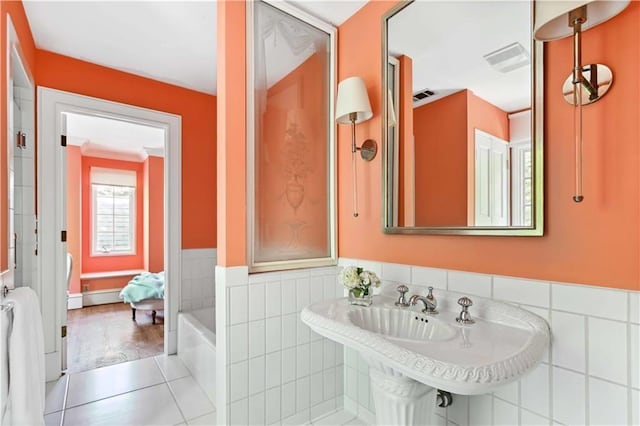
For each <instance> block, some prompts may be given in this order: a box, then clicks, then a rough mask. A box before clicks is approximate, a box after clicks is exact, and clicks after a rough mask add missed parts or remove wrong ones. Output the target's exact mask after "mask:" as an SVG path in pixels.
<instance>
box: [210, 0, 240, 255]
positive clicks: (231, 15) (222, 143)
mask: <svg viewBox="0 0 640 426" xmlns="http://www.w3.org/2000/svg"><path fill="white" fill-rule="evenodd" d="M217 6H218V124H219V125H218V151H217V159H218V168H217V173H218V174H217V184H218V192H217V196H218V245H217V248H218V251H217V256H218V259H217V260H218V265H221V266H239V265H246V264H247V261H246V259H247V251H246V247H247V243H246V241H247V240H246V236H247V234H246V223H247V222H246V201H247V200H246V198H247V197H246V191H245V188H246V170H247V165H246V141H247V131H246V92H247V89H246V85H245V83H246V69H247V64H246V59H245V55H244V52H245V51H246V50H245V48H246V45H245V21H246V16H245V9H246V5H245V2H239V1H233V0H222V1H218V4H217Z"/></svg>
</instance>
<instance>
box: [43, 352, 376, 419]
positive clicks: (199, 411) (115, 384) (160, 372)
mask: <svg viewBox="0 0 640 426" xmlns="http://www.w3.org/2000/svg"><path fill="white" fill-rule="evenodd" d="M44 419H45V424H46V426H75V425H78V426H88V425H91V426H164V425H167V426H174V425H177V426H193V425H198V426H215V424H216V409H215V406H214V405H213V403H212V401H210V400H209V398H208V397H207V395H206V394H205V393H204V391H203V390H202V389H201V388H200V386H199V385H198V384H197V383H196V381H195V380H194V379H193V377H191V374H190V373H189V370H188V369H187V368H186V367H185V366H184V364H183V363H182V361H180V359H179V358H178V357H177V356H165V355H159V356H156V357H153V358H145V359H140V360H136V361H130V362H126V363H122V364H117V365H112V366H108V367H102V368H97V369H94V370H89V371H83V372H81V373H71V374H68V375H65V376H63V377H61V378H60V379H59V380H57V381H55V382H49V383H47V401H46V409H45V418H44ZM312 424H313V425H314V426H315V425H318V426H364V425H366V423H364V422H362V421H361V420H360V419H358V418H357V417H355V416H354V415H353V414H351V413H349V412H347V411H337V412H334V413H331V414H329V415H327V416H325V417H323V418H320V419H317V420H316V421H314V422H313V423H312Z"/></svg>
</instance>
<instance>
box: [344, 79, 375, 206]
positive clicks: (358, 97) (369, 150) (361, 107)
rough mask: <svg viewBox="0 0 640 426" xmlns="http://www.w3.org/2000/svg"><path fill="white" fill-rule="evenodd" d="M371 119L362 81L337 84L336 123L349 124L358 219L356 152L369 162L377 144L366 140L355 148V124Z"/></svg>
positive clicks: (353, 80)
mask: <svg viewBox="0 0 640 426" xmlns="http://www.w3.org/2000/svg"><path fill="white" fill-rule="evenodd" d="M371 117H373V112H371V104H370V103H369V96H368V95H367V88H366V86H365V84H364V80H362V78H360V77H349V78H346V79H344V80H342V81H341V82H340V84H338V99H337V101H336V122H338V123H339V124H351V159H352V162H353V216H354V217H358V176H357V168H356V152H357V151H360V156H361V157H362V159H363V160H366V161H371V160H373V159H374V158H375V156H376V154H377V152H378V144H376V142H375V141H374V140H373V139H367V140H365V141H364V142H363V143H362V146H356V124H358V123H362V122H363V121H367V120H369V119H370V118H371Z"/></svg>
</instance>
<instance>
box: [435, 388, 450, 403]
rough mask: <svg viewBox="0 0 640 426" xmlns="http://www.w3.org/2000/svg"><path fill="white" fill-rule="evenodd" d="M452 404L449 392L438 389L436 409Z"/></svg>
mask: <svg viewBox="0 0 640 426" xmlns="http://www.w3.org/2000/svg"><path fill="white" fill-rule="evenodd" d="M452 403H453V396H452V395H451V392H447V391H443V390H440V389H438V396H436V404H437V405H438V407H448V406H450V405H451V404H452Z"/></svg>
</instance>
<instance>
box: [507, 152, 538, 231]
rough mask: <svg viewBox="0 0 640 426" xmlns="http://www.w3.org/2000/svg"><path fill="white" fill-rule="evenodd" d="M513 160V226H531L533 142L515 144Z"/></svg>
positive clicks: (512, 153)
mask: <svg viewBox="0 0 640 426" xmlns="http://www.w3.org/2000/svg"><path fill="white" fill-rule="evenodd" d="M511 156H512V158H513V170H512V179H513V182H512V185H511V187H512V191H513V200H514V202H513V224H514V225H516V226H531V225H532V224H533V170H532V167H533V158H532V151H531V142H529V141H525V142H524V143H514V144H512V147H511Z"/></svg>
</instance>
